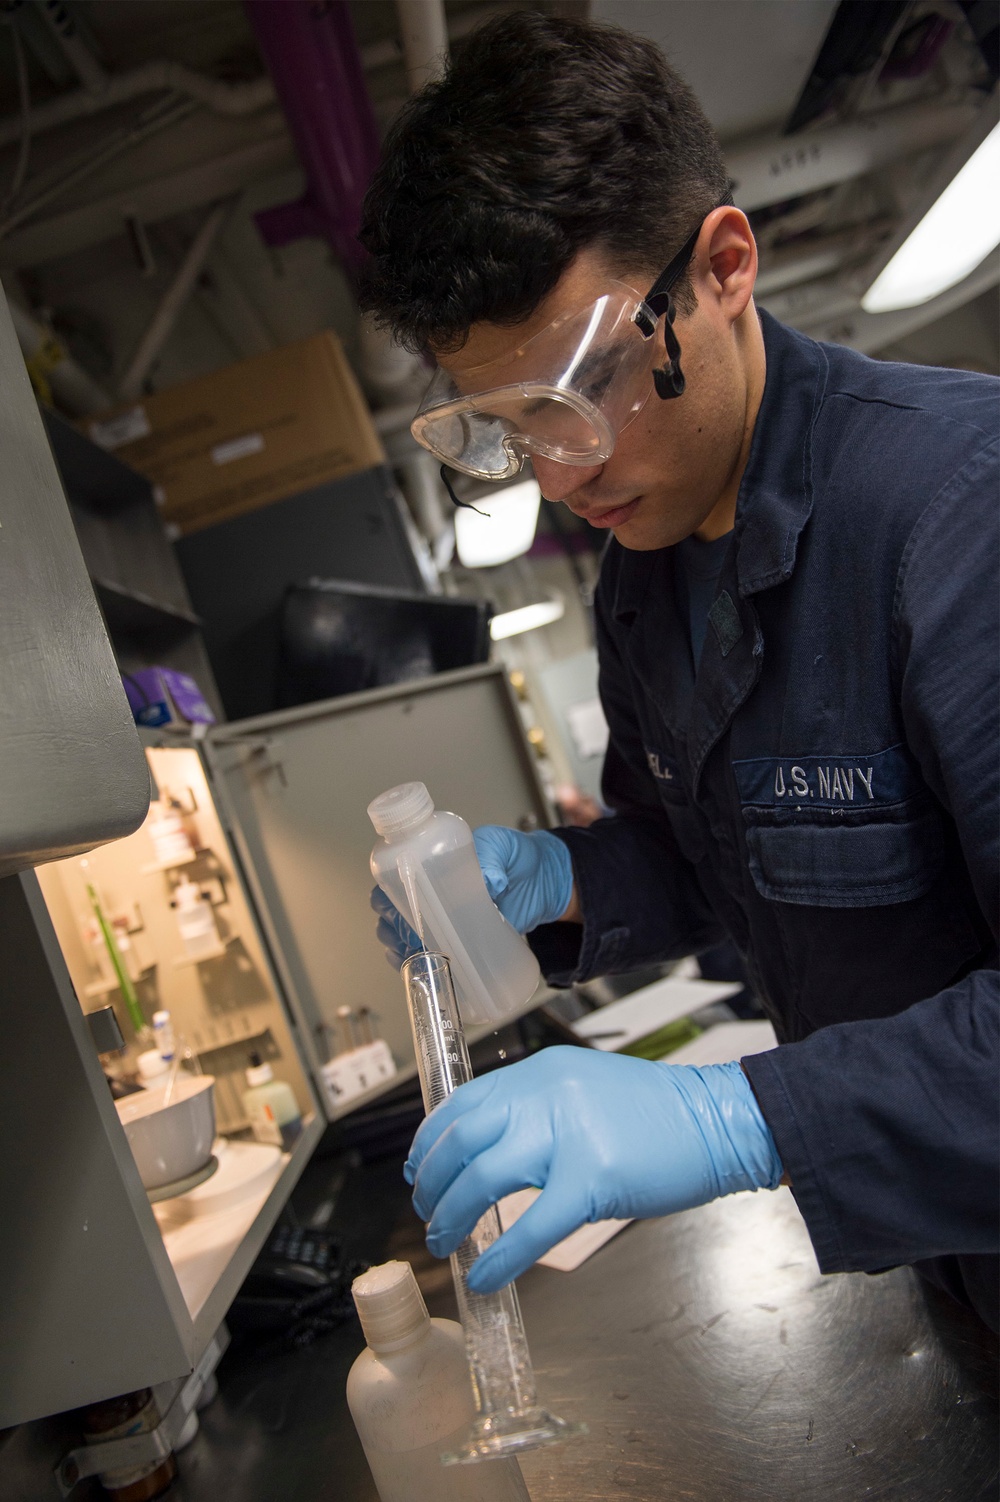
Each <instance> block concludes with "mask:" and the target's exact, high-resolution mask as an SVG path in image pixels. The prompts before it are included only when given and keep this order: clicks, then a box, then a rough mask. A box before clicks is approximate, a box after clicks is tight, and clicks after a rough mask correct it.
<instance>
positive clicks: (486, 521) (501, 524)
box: [455, 480, 542, 568]
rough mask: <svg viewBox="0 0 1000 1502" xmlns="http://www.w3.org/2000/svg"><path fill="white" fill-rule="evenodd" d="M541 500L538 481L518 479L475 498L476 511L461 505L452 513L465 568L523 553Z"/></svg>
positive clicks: (531, 536)
mask: <svg viewBox="0 0 1000 1502" xmlns="http://www.w3.org/2000/svg"><path fill="white" fill-rule="evenodd" d="M541 501H542V493H541V491H540V490H539V488H538V481H537V480H522V481H521V482H520V483H519V484H517V485H505V486H504V487H503V489H502V490H498V491H497V492H496V494H495V495H489V496H485V497H484V498H482V499H480V500H478V501H476V502H475V505H476V507H477V508H478V509H477V510H476V511H470V510H469V508H468V507H467V506H463V507H461V508H460V509H459V510H458V511H456V513H455V548H456V550H457V552H458V561H459V563H461V564H463V565H464V567H465V568H493V567H495V566H496V564H498V563H509V562H510V560H511V559H512V558H519V557H520V556H521V554H522V553H526V552H527V551H528V549H529V548H530V547H531V544H532V543H533V542H534V540H535V528H536V527H537V525H538V508H539V506H540V505H541ZM480 512H482V513H483V514H482V515H480Z"/></svg>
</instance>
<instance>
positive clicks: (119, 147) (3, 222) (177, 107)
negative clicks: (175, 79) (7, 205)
mask: <svg viewBox="0 0 1000 1502" xmlns="http://www.w3.org/2000/svg"><path fill="white" fill-rule="evenodd" d="M196 108H197V105H196V103H195V102H194V100H191V99H182V100H180V101H179V102H178V100H177V96H176V95H174V94H171V95H168V96H167V97H166V100H165V101H164V102H163V103H159V102H158V103H157V104H156V105H154V106H152V107H151V108H150V109H148V110H145V111H144V112H143V113H142V114H141V115H140V116H139V119H138V121H137V122H136V123H135V124H134V125H132V126H129V127H128V129H126V130H125V131H123V132H121V133H119V134H116V135H115V136H113V137H112V138H111V139H110V140H108V141H107V142H106V143H105V144H104V145H103V146H99V147H98V149H97V150H96V151H94V150H93V149H90V148H88V149H87V151H86V152H85V153H84V154H82V159H81V157H80V155H79V154H78V156H77V157H76V158H75V160H76V161H77V163H78V164H77V165H76V166H74V167H72V168H71V169H70V170H69V171H67V172H64V173H62V174H61V175H60V176H59V178H58V180H57V181H54V182H52V183H50V185H49V186H48V187H46V188H44V189H43V190H41V191H39V192H37V193H36V194H35V195H34V196H33V197H32V198H30V199H29V200H28V201H27V203H23V204H22V205H21V207H20V208H18V209H15V210H14V211H13V212H12V213H10V212H8V213H7V214H6V215H5V216H3V217H2V218H0V238H2V237H3V236H4V235H8V234H10V232H11V230H12V229H15V228H16V227H17V226H18V225H19V224H21V223H23V222H24V220H26V219H30V218H32V216H33V215H34V214H36V213H37V212H38V210H39V209H41V208H42V207H44V205H45V204H47V203H49V202H50V201H51V200H52V199H53V198H56V197H58V195H59V194H60V193H62V192H63V191H64V190H65V189H66V188H70V187H72V186H73V185H74V184H75V183H77V182H79V181H81V179H83V178H85V177H89V176H90V174H91V173H93V172H96V171H97V170H98V168H100V167H103V166H104V165H105V164H106V163H107V162H110V161H112V160H113V159H114V158H115V157H117V156H121V154H122V153H123V152H124V151H127V150H128V149H129V148H130V147H131V146H136V145H138V143H139V142H140V141H144V140H145V139H146V137H147V136H150V135H153V134H155V133H156V132H157V131H160V130H165V129H166V128H167V127H168V126H171V125H176V124H179V123H180V121H182V120H186V119H187V117H188V116H189V115H191V114H193V113H194V111H195V109H196Z"/></svg>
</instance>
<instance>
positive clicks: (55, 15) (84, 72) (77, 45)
mask: <svg viewBox="0 0 1000 1502" xmlns="http://www.w3.org/2000/svg"><path fill="white" fill-rule="evenodd" d="M35 10H36V13H40V14H41V16H42V19H43V21H44V22H45V24H46V25H47V26H48V28H49V30H50V31H51V33H52V35H53V36H54V37H55V39H56V42H57V44H58V45H59V47H60V49H61V50H62V53H63V56H64V57H65V58H66V61H67V62H68V63H69V65H70V67H71V68H72V69H73V72H74V73H75V74H76V76H77V78H78V79H79V80H80V82H81V83H82V84H83V87H84V88H85V89H86V90H87V91H88V92H89V93H91V94H103V93H104V90H105V89H106V88H107V86H108V75H107V73H106V72H105V70H104V69H103V68H102V67H101V65H100V63H99V62H98V61H97V58H96V57H95V56H94V54H93V53H92V52H91V50H90V48H89V47H88V46H87V44H86V42H85V41H84V40H83V38H82V37H81V36H80V33H79V32H78V31H77V29H76V21H75V20H74V19H73V17H72V16H71V15H70V13H69V11H68V10H67V9H66V7H65V5H64V4H63V0H44V3H43V4H42V5H38V6H36V7H35Z"/></svg>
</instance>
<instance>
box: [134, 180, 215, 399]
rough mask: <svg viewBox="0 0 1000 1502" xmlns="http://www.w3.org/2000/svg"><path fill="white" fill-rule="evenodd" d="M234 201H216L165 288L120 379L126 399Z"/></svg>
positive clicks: (175, 314) (152, 357) (164, 335)
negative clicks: (218, 202) (231, 202)
mask: <svg viewBox="0 0 1000 1502" xmlns="http://www.w3.org/2000/svg"><path fill="white" fill-rule="evenodd" d="M230 208H231V204H229V203H220V204H216V206H215V208H214V209H212V210H211V212H210V213H209V214H208V216H207V218H206V219H205V220H204V222H203V223H202V226H201V228H200V229H199V231H198V233H197V234H196V235H195V237H194V239H193V240H192V241H191V244H190V246H189V247H188V251H187V254H186V255H185V257H184V259H183V261H182V262H181V264H180V266H179V267H178V268H177V271H176V273H175V275H174V278H173V280H172V281H171V283H170V286H169V287H168V288H167V290H166V292H164V294H163V297H162V298H161V300H160V305H159V307H158V308H157V310H156V312H155V313H154V314H153V317H152V318H151V319H150V322H149V325H148V327H147V329H146V332H145V333H144V334H143V336H142V338H141V339H140V340H139V344H138V346H137V348H136V351H135V354H134V355H133V356H132V358H131V360H130V361H129V365H128V369H127V370H126V372H125V374H124V375H123V376H122V378H121V380H120V381H119V383H118V394H119V396H121V397H122V398H124V399H125V400H127V399H128V398H129V397H133V396H138V395H139V393H140V392H141V390H142V383H143V381H144V380H145V379H146V376H147V375H148V374H149V372H150V370H151V369H152V367H153V363H154V361H155V360H156V357H157V355H158V354H159V353H160V351H161V350H162V348H163V346H164V345H165V344H166V342H167V340H168V339H169V338H170V335H171V333H172V332H173V329H174V325H175V324H176V322H177V319H178V317H179V316H180V313H181V311H182V309H183V307H184V304H185V303H186V302H187V300H188V298H189V297H190V296H191V293H192V292H193V291H194V286H195V283H196V282H197V280H198V278H199V276H200V275H201V273H202V271H203V270H204V267H205V262H206V261H207V260H208V257H209V255H210V254H211V251H212V246H213V245H214V244H215V241H216V238H217V237H218V234H219V231H220V229H221V228H222V226H223V224H224V223H225V221H226V218H227V216H228V214H229V210H230Z"/></svg>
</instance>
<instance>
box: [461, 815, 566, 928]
mask: <svg viewBox="0 0 1000 1502" xmlns="http://www.w3.org/2000/svg"><path fill="white" fill-rule="evenodd" d="M472 838H473V839H474V840H475V842H476V854H477V855H478V857H479V864H480V865H481V866H482V868H483V876H484V878H485V880H486V890H487V891H488V892H489V894H490V896H491V897H492V898H493V901H494V902H495V903H496V905H497V907H498V908H499V909H500V911H501V912H502V913H503V915H504V917H505V918H506V919H507V922H508V923H510V924H512V925H513V927H514V928H516V929H517V931H518V933H519V934H527V933H530V932H531V930H532V929H533V928H537V927H538V925H539V924H540V923H555V922H556V921H557V919H559V918H561V917H562V915H563V913H564V912H565V911H566V909H567V908H568V907H569V904H570V900H571V898H572V896H573V862H572V859H571V858H570V853H569V850H568V849H567V847H566V846H565V845H564V844H563V842H562V840H560V839H558V838H557V837H556V835H554V834H549V832H548V830H547V829H536V830H535V831H534V832H533V833H532V834H522V833H521V831H520V830H519V829H507V828H505V827H504V825H502V824H483V825H482V826H481V827H480V828H479V829H476V830H474V831H473V835H472Z"/></svg>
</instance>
